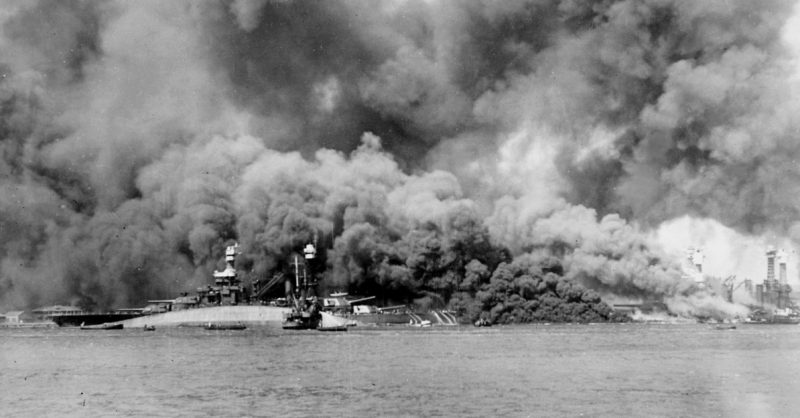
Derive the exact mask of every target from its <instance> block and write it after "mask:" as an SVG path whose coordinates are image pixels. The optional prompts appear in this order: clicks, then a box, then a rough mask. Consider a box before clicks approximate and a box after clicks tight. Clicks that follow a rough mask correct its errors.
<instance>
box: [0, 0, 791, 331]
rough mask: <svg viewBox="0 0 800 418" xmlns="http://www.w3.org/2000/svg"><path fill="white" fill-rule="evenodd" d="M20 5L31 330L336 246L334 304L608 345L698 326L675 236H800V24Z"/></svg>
mask: <svg viewBox="0 0 800 418" xmlns="http://www.w3.org/2000/svg"><path fill="white" fill-rule="evenodd" d="M1 7H2V10H1V11H0V28H1V29H2V30H1V31H0V48H2V50H3V51H4V54H2V57H0V192H2V193H0V231H2V237H3V240H2V243H1V244H0V306H2V307H5V308H11V307H35V306H39V305H43V304H51V303H76V304H80V305H82V306H85V307H91V308H97V309H104V308H109V307H119V306H137V305H141V304H142V303H143V302H144V301H145V300H146V299H148V298H160V297H168V296H170V295H173V294H175V293H177V292H179V291H183V290H190V289H191V288H193V287H195V286H199V285H202V284H205V283H207V282H208V278H209V276H210V273H211V271H212V270H213V269H214V268H215V267H217V266H216V265H217V263H218V261H219V259H220V258H221V255H222V251H223V250H224V247H225V245H226V244H227V243H230V242H232V241H238V242H239V243H240V245H241V249H242V251H243V254H242V257H241V258H240V265H239V267H240V269H241V270H242V272H243V273H244V275H245V276H246V280H251V281H252V280H256V279H262V278H264V277H268V276H270V275H272V274H274V273H276V272H278V271H280V270H281V269H283V268H285V260H286V257H287V256H288V255H289V254H291V253H292V252H294V251H298V249H299V248H300V247H301V246H302V245H303V244H304V243H306V242H308V241H309V240H312V239H314V237H317V239H318V240H319V242H321V243H322V245H321V247H322V248H323V252H322V256H323V259H324V261H325V263H326V267H327V268H326V271H325V277H324V280H323V286H324V287H326V288H327V289H330V290H332V289H335V288H346V289H347V290H350V291H353V292H359V293H364V294H375V295H378V296H379V297H380V298H381V299H383V300H384V301H386V302H402V303H417V304H418V305H420V306H423V305H424V306H426V307H446V306H449V307H451V308H453V309H458V310H459V311H460V312H461V313H462V314H464V315H465V316H468V317H470V318H477V317H480V316H484V317H490V318H491V319H492V320H494V321H503V322H509V321H530V320H565V319H566V318H579V319H580V320H585V321H592V320H597V319H598V318H600V319H602V318H606V319H607V318H609V311H608V309H607V307H604V305H603V304H602V302H601V299H600V298H603V299H605V300H613V299H614V298H615V297H624V298H639V299H647V298H653V297H655V298H667V299H669V298H678V299H680V303H677V302H676V303H675V304H674V306H678V305H680V306H683V307H686V306H688V307H689V308H691V307H692V306H696V304H693V302H692V301H693V300H696V299H697V296H696V295H695V296H692V289H691V283H688V282H687V281H686V279H684V278H682V272H681V267H680V262H679V260H676V259H675V257H674V256H673V255H670V254H667V253H665V252H664V251H663V250H662V249H661V248H660V246H659V245H658V243H656V242H655V240H654V239H653V235H652V233H651V232H652V231H653V230H654V229H655V228H658V227H659V225H662V224H663V223H664V222H666V221H669V220H672V219H675V218H678V217H681V216H686V215H690V216H694V217H699V218H710V219H715V220H717V221H719V222H721V223H722V224H724V225H726V226H727V227H730V228H733V229H735V230H737V231H740V232H741V233H743V234H756V235H757V234H764V233H774V234H778V235H780V236H785V235H791V234H792V233H793V231H796V230H798V229H800V226H799V224H796V219H798V209H797V208H798V207H800V206H798V205H797V202H796V197H795V196H798V195H800V194H798V193H796V192H794V191H795V189H797V188H798V187H800V186H798V185H800V169H799V168H798V166H797V164H796V163H795V161H796V160H797V159H798V153H800V148H799V147H798V145H797V144H798V141H796V132H798V128H799V127H798V126H797V123H798V122H797V121H796V119H797V118H795V117H793V115H795V114H797V113H798V103H800V101H798V100H796V96H797V92H798V91H800V90H798V88H799V87H800V84H798V74H799V73H800V72H798V68H800V67H798V63H799V62H798V57H800V42H798V39H799V38H800V37H798V36H796V35H794V34H793V29H792V28H793V27H794V26H796V25H793V24H792V22H794V20H796V19H797V17H795V14H796V13H795V7H794V4H793V3H792V2H789V1H771V2H748V1H704V2H694V1H680V0H674V1H644V2H642V1H633V0H630V1H616V2H614V1H603V2H595V1H580V0H571V1H547V0H537V1H507V2H492V1H465V2H424V1H412V0H409V1H400V2H377V3H376V2H373V1H356V0H354V1H335V2H293V1H278V0H250V1H248V0H235V1H210V0H209V1H203V2H195V1H170V2H157V1H141V2H121V1H120V2H114V1H111V2H103V3H97V2H90V1H80V0H73V1H11V2H6V3H4V4H3V5H2V6H1ZM787 231H788V232H787ZM795 235H797V236H800V234H795ZM790 238H794V237H790ZM676 300H677V299H676ZM704 303H705V302H704ZM704 306H705V305H704ZM720 306H722V305H720ZM720 309H722V310H725V309H727V308H726V307H725V306H722V308H720ZM676 310H678V309H676ZM681 311H682V312H694V311H692V310H691V309H688V308H687V309H681ZM690 314H694V313H690Z"/></svg>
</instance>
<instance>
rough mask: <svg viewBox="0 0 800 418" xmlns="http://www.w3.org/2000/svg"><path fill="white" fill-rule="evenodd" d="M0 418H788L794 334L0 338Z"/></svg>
mask: <svg viewBox="0 0 800 418" xmlns="http://www.w3.org/2000/svg"><path fill="white" fill-rule="evenodd" d="M0 372H1V373H2V381H3V383H4V385H3V389H2V390H1V391H0V411H1V412H2V414H0V415H3V416H165V417H173V416H187V417H195V416H333V417H338V416H341V417H350V416H456V417H458V416H535V417H540V416H581V415H583V416H665V417H667V416H669V417H673V416H723V417H727V416H752V417H773V416H774V417H786V416H798V415H799V414H800V380H798V379H800V327H798V326H779V325H775V326H769V325H760V326H759V325H749V326H748V325H740V326H739V327H738V329H736V330H728V331H721V330H716V329H714V328H712V327H710V326H707V325H646V324H624V325H559V326H556V325H549V326H548V325H533V326H514V327H493V328H472V327H441V328H436V327H434V328H427V329H407V328H404V327H398V328H390V329H381V330H367V329H361V330H353V331H350V332H346V333H321V332H316V331H302V332H289V331H283V330H280V329H278V328H255V329H248V330H245V331H216V332H212V331H206V330H203V329H191V328H189V329H183V328H177V329H158V330H156V331H155V332H144V331H142V330H138V329H137V330H119V331H81V330H78V329H55V330H46V329H43V330H39V329H29V330H8V329H6V330H0Z"/></svg>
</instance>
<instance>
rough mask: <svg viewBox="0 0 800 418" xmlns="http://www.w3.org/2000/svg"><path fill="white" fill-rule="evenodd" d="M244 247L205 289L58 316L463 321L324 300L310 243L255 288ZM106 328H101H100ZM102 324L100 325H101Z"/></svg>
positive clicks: (199, 323)
mask: <svg viewBox="0 0 800 418" xmlns="http://www.w3.org/2000/svg"><path fill="white" fill-rule="evenodd" d="M238 249H239V245H238V244H234V245H230V246H228V247H226V249H225V268H224V269H223V270H221V271H216V270H215V271H214V272H213V277H214V284H213V285H207V286H204V287H200V288H198V289H197V291H196V292H195V294H194V295H189V294H188V293H183V294H181V295H180V296H178V297H176V298H174V299H157V300H149V301H148V305H147V307H145V308H141V309H120V310H116V311H113V312H109V313H86V312H70V313H65V314H60V315H54V316H53V317H52V320H53V322H55V323H56V324H58V325H59V326H75V327H78V326H81V325H82V326H83V327H84V328H86V327H95V326H100V325H103V324H114V325H117V324H119V325H121V326H123V327H124V328H140V329H147V328H152V327H156V326H158V327H205V328H207V329H220V328H221V327H224V326H226V324H237V326H238V325H241V326H242V327H243V328H242V329H244V328H246V327H247V326H268V325H269V326H273V325H277V324H280V326H281V327H282V328H283V329H286V330H308V329H319V330H323V331H326V330H334V331H341V330H344V329H345V328H346V327H350V326H357V325H361V326H385V325H411V326H421V325H429V324H441V325H457V324H458V322H457V320H456V317H455V315H453V314H452V313H450V312H447V311H430V312H426V313H415V312H413V311H412V310H410V309H409V308H408V307H407V306H406V305H400V306H389V307H382V308H381V307H377V306H374V305H369V304H366V302H368V301H371V300H373V299H374V297H372V296H370V297H363V298H353V297H350V296H349V295H348V294H347V293H344V292H338V293H334V294H331V295H330V297H326V298H319V297H318V296H317V295H316V288H317V285H318V284H319V281H318V279H317V275H316V272H315V269H314V266H316V264H317V259H316V258H317V254H316V245H315V244H313V243H309V244H306V246H305V247H304V248H303V251H302V256H301V255H300V254H295V255H293V259H292V267H293V270H294V271H293V274H286V275H284V274H282V273H279V274H276V275H275V276H273V278H272V279H269V280H266V281H264V282H261V281H260V280H256V281H255V283H254V286H253V291H252V292H247V290H248V289H247V288H246V287H245V286H244V285H243V284H242V282H241V280H240V279H239V275H238V272H237V269H236V256H237V255H238V254H239V253H238ZM281 282H283V284H284V289H285V291H284V297H281V298H276V299H273V300H272V301H271V302H270V303H268V304H265V303H263V301H264V299H265V298H266V296H267V294H268V291H269V290H270V289H274V288H275V286H276V285H278V284H280V283H281ZM97 328H100V327H97ZM97 328H96V329H97Z"/></svg>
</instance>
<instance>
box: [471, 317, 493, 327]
mask: <svg viewBox="0 0 800 418" xmlns="http://www.w3.org/2000/svg"><path fill="white" fill-rule="evenodd" d="M475 326H476V327H490V326H492V323H491V322H490V321H489V320H488V319H486V318H481V319H479V320H477V321H475Z"/></svg>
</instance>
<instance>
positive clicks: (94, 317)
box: [52, 313, 142, 327]
mask: <svg viewBox="0 0 800 418" xmlns="http://www.w3.org/2000/svg"><path fill="white" fill-rule="evenodd" d="M139 316H142V314H141V313H86V314H68V315H53V317H52V320H53V322H55V323H56V324H57V325H58V326H60V327H79V326H81V324H83V325H99V324H106V323H109V322H119V321H124V320H127V319H131V318H136V317H139Z"/></svg>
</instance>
